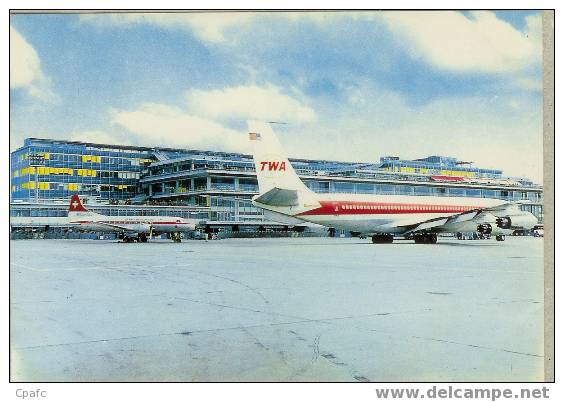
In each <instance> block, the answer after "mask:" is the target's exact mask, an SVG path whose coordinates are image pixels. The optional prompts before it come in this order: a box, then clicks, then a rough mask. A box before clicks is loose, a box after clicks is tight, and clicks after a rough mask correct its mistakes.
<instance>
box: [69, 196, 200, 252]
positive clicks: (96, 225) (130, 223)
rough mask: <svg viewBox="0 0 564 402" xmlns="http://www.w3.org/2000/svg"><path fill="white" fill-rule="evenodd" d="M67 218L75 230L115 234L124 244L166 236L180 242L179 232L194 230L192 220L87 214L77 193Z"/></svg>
mask: <svg viewBox="0 0 564 402" xmlns="http://www.w3.org/2000/svg"><path fill="white" fill-rule="evenodd" d="M68 218H69V221H70V223H72V224H76V225H77V227H78V229H79V230H88V231H90V230H92V231H104V232H118V233H119V237H120V238H121V239H123V241H124V242H127V243H129V242H133V241H138V242H142V243H145V242H146V241H147V236H149V237H151V236H152V235H153V234H161V233H170V234H171V239H172V240H173V241H175V242H180V233H181V232H189V231H192V230H194V229H195V228H196V221H194V220H190V219H184V218H178V217H174V216H106V215H100V214H97V213H95V212H92V211H89V210H88V209H87V208H86V207H85V206H84V205H82V203H81V202H80V198H79V197H78V195H77V194H75V195H73V196H72V198H71V202H70V205H69V212H68Z"/></svg>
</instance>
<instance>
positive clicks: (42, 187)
mask: <svg viewBox="0 0 564 402" xmlns="http://www.w3.org/2000/svg"><path fill="white" fill-rule="evenodd" d="M38 184H39V189H40V190H49V183H43V182H39V183H38Z"/></svg>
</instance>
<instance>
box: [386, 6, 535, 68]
mask: <svg viewBox="0 0 564 402" xmlns="http://www.w3.org/2000/svg"><path fill="white" fill-rule="evenodd" d="M378 16H379V17H380V18H381V19H382V20H383V21H384V22H385V23H386V24H387V26H388V28H389V29H390V30H391V31H392V32H395V33H396V34H398V35H399V36H400V37H401V38H402V39H403V40H404V41H405V45H406V46H407V47H408V48H409V49H410V50H411V52H412V54H413V55H414V56H415V57H418V58H422V59H424V60H426V61H427V62H428V63H430V64H433V65H435V66H437V67H439V68H442V69H445V70H450V71H460V72H468V71H479V72H494V73H498V72H511V71H518V70H521V69H523V68H526V67H528V66H530V65H532V64H535V63H539V62H540V58H541V49H542V42H541V40H540V38H541V35H542V31H541V23H540V15H538V16H529V17H528V18H527V20H526V21H527V28H526V30H525V32H520V31H519V30H517V29H515V28H513V27H512V26H511V25H510V24H509V23H507V22H504V21H502V20H499V19H498V18H497V17H496V16H495V14H494V13H493V12H489V11H473V12H471V16H472V17H471V18H469V17H467V16H465V15H463V14H462V13H459V12H455V11H425V12H404V11H401V12H383V13H380V14H378Z"/></svg>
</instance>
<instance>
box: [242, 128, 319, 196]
mask: <svg viewBox="0 0 564 402" xmlns="http://www.w3.org/2000/svg"><path fill="white" fill-rule="evenodd" d="M248 127H249V140H250V141H251V142H252V143H253V159H254V162H255V169H256V172H257V180H258V185H259V193H260V195H259V199H260V198H261V196H263V195H265V194H266V193H268V192H271V190H274V189H276V190H282V191H283V192H286V195H285V196H286V198H288V196H289V192H292V193H295V194H296V198H301V197H304V196H307V197H309V198H311V197H312V196H314V195H315V193H314V192H313V191H311V190H310V189H309V188H307V186H306V185H305V184H304V183H303V182H302V181H301V180H300V178H299V177H298V175H297V174H296V172H295V171H294V168H293V167H292V165H291V164H290V161H288V158H287V157H286V156H285V154H284V152H283V150H282V146H281V145H280V142H279V141H278V138H276V135H275V134H274V131H273V130H272V127H270V124H268V123H263V122H258V121H249V122H248ZM271 193H272V192H271ZM278 193H280V191H278ZM263 198H264V197H263ZM278 198H279V197H278ZM314 198H315V197H314Z"/></svg>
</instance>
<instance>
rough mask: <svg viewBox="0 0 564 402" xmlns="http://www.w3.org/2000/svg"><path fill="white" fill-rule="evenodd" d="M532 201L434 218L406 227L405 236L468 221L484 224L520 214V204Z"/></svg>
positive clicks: (510, 203) (509, 203)
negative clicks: (504, 216)
mask: <svg viewBox="0 0 564 402" xmlns="http://www.w3.org/2000/svg"><path fill="white" fill-rule="evenodd" d="M529 202H530V201H528V200H524V201H517V202H508V203H505V204H500V205H496V206H494V207H488V208H477V209H473V210H470V211H464V212H462V213H459V214H456V215H451V216H448V217H440V218H433V219H429V220H427V221H423V222H419V223H417V224H412V225H405V228H406V231H405V232H404V233H405V234H409V233H414V232H419V231H422V230H429V229H435V230H437V229H439V228H440V227H441V226H445V225H450V224H456V223H462V222H467V221H472V220H473V221H476V223H483V222H485V221H488V220H492V218H493V219H495V216H497V215H509V214H510V213H511V212H513V213H515V212H517V213H519V210H518V207H519V205H520V204H526V203H529Z"/></svg>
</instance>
